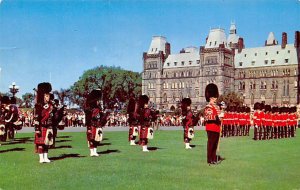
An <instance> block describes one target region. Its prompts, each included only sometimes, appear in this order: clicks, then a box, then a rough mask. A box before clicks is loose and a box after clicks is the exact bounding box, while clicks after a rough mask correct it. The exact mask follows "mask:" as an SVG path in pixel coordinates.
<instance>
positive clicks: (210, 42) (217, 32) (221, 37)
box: [205, 28, 227, 48]
mask: <svg viewBox="0 0 300 190" xmlns="http://www.w3.org/2000/svg"><path fill="white" fill-rule="evenodd" d="M220 44H224V45H225V47H226V48H227V41H226V34H225V31H224V29H221V28H217V29H211V30H210V32H209V35H208V38H207V42H206V44H205V48H218V47H219V45H220Z"/></svg>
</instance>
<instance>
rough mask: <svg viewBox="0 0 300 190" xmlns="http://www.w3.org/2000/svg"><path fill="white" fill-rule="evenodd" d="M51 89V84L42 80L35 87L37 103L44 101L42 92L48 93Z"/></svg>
mask: <svg viewBox="0 0 300 190" xmlns="http://www.w3.org/2000/svg"><path fill="white" fill-rule="evenodd" d="M51 91H52V86H51V84H50V83H48V82H42V83H39V84H38V87H37V98H36V99H37V103H40V104H43V103H44V94H49V93H50V92H51Z"/></svg>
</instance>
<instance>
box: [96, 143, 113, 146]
mask: <svg viewBox="0 0 300 190" xmlns="http://www.w3.org/2000/svg"><path fill="white" fill-rule="evenodd" d="M105 145H111V143H100V144H99V146H105Z"/></svg>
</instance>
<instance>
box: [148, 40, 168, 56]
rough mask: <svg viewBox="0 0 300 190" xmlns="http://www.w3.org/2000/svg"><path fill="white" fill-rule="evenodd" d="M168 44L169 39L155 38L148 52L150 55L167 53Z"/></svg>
mask: <svg viewBox="0 0 300 190" xmlns="http://www.w3.org/2000/svg"><path fill="white" fill-rule="evenodd" d="M166 43H167V39H166V38H165V37H163V36H153V37H152V41H151V44H150V47H149V50H148V54H157V53H159V51H163V52H164V53H165V50H166V49H165V47H166V46H165V45H166Z"/></svg>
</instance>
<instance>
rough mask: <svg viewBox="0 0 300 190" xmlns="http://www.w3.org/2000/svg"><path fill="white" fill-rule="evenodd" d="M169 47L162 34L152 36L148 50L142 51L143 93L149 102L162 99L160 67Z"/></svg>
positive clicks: (157, 101) (168, 52)
mask: <svg viewBox="0 0 300 190" xmlns="http://www.w3.org/2000/svg"><path fill="white" fill-rule="evenodd" d="M170 51H171V47H170V44H169V43H168V42H167V41H166V38H165V37H163V36H154V37H152V41H151V45H150V47H149V50H148V52H144V53H143V62H144V69H143V81H142V89H143V92H142V93H143V94H146V95H148V96H149V98H150V102H154V103H158V104H159V103H161V101H162V97H161V96H162V95H161V94H162V81H161V75H162V69H163V64H164V61H165V59H167V57H168V56H169V55H170V53H171V52H170Z"/></svg>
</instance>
